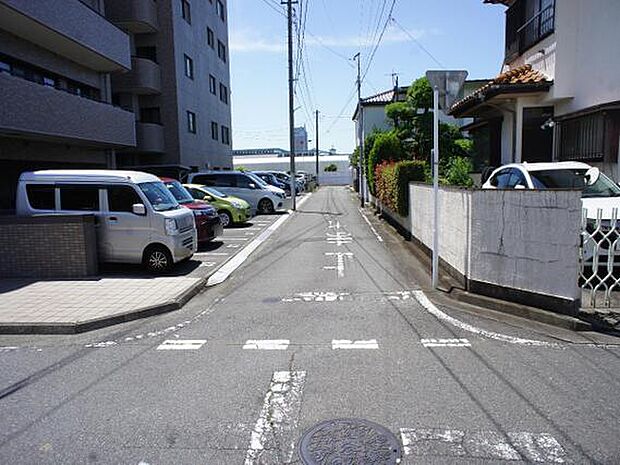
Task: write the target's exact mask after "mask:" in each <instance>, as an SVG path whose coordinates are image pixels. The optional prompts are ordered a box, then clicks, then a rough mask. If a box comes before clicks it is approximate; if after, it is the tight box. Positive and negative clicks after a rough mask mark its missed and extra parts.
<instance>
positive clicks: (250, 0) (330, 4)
mask: <svg viewBox="0 0 620 465" xmlns="http://www.w3.org/2000/svg"><path fill="white" fill-rule="evenodd" d="M302 1H303V2H307V16H306V18H307V19H306V36H305V37H306V40H305V46H304V55H305V59H304V70H305V73H304V75H305V80H300V81H299V82H298V88H297V89H298V90H297V98H296V106H300V107H301V108H299V109H298V110H297V111H296V112H295V119H296V125H297V126H301V125H304V124H305V125H306V128H307V129H308V132H309V138H310V139H314V110H315V109H318V110H319V111H320V112H321V115H322V116H321V118H320V123H319V127H320V146H321V149H329V148H332V147H334V148H336V149H337V150H338V151H339V152H350V151H351V150H352V149H353V147H354V146H355V134H354V133H355V130H354V125H353V122H352V121H351V116H352V113H353V110H354V108H355V103H356V102H355V98H353V99H350V97H351V96H352V94H353V92H354V89H355V79H356V68H355V63H354V62H353V61H350V60H348V59H347V57H352V56H353V55H354V54H355V53H357V51H359V50H361V52H362V69H364V68H366V66H367V64H368V60H369V56H370V53H371V50H372V47H373V45H374V43H375V42H376V40H375V41H373V36H374V37H376V36H377V35H378V33H376V34H375V30H376V29H377V25H378V24H379V21H378V17H379V14H380V12H381V7H382V5H383V4H384V3H386V4H387V6H386V9H385V12H384V13H383V18H384V20H385V18H386V16H387V9H388V8H389V6H390V4H391V0H387V1H386V2H384V1H383V0H302ZM267 3H270V4H271V5H273V6H274V8H277V6H276V5H277V4H279V0H230V1H229V2H228V8H229V33H230V61H231V91H232V116H233V147H234V148H235V149H241V148H255V147H281V148H285V149H288V145H289V144H288V93H287V92H288V87H287V86H288V84H287V56H286V18H285V17H284V16H283V15H281V14H278V12H277V11H274V9H273V8H270V7H269V6H268V5H267ZM301 6H302V7H303V8H304V9H305V8H306V6H304V5H303V3H302V5H301ZM296 8H297V9H299V8H300V5H297V6H296ZM282 11H283V10H282ZM504 11H505V8H504V7H501V6H497V5H484V4H483V3H482V0H398V1H397V2H396V6H395V9H394V13H393V17H394V18H395V19H396V21H397V23H394V22H391V21H390V22H389V24H388V27H387V29H386V31H385V35H384V37H383V41H382V43H381V45H380V47H379V48H378V50H377V52H376V54H375V57H374V60H373V61H372V63H371V66H370V68H369V70H368V73H367V77H366V79H365V80H364V82H363V86H362V96H368V95H372V94H375V93H377V92H380V91H383V90H387V89H389V88H390V87H391V86H392V77H391V73H393V72H397V73H399V80H400V84H401V85H407V84H410V83H411V81H412V80H413V79H415V78H417V77H420V76H422V75H423V74H424V72H425V71H426V70H427V69H437V68H439V66H438V65H437V63H436V62H435V61H434V60H433V59H432V58H431V57H430V56H429V55H428V54H427V53H425V52H424V51H423V50H422V48H421V47H423V48H425V49H426V50H427V51H428V52H429V53H430V54H431V55H432V56H433V57H434V58H435V59H436V60H437V61H438V62H440V63H441V64H442V65H443V66H444V67H445V68H447V69H467V70H468V71H469V78H471V79H480V78H490V77H493V76H495V75H496V74H498V73H499V71H500V67H501V62H502V59H503V43H504ZM399 26H400V27H399ZM378 29H379V31H378V32H380V30H381V29H382V23H381V24H380V25H379V27H378ZM403 29H404V31H403ZM405 31H406V32H405ZM412 37H413V38H414V39H415V40H412ZM416 42H417V43H416ZM420 45H421V46H420ZM347 102H348V104H347ZM309 145H310V146H311V147H312V146H314V142H311V143H310V144H309Z"/></svg>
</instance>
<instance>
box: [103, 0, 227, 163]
mask: <svg viewBox="0 0 620 465" xmlns="http://www.w3.org/2000/svg"><path fill="white" fill-rule="evenodd" d="M106 15H107V17H108V18H109V19H110V20H111V21H112V22H113V23H115V24H116V25H118V27H120V28H122V29H123V30H124V31H125V32H126V33H127V34H128V35H129V37H130V44H131V45H130V47H131V56H132V57H131V68H132V69H131V71H130V72H129V73H127V74H124V75H116V76H114V77H113V78H112V91H113V101H114V103H115V104H117V105H119V106H120V107H122V108H125V109H127V110H129V111H131V112H133V114H134V115H135V119H136V147H135V149H131V150H127V151H124V152H123V153H122V157H121V159H122V162H120V163H121V164H122V166H136V165H184V166H187V167H190V168H192V169H194V170H198V169H230V168H232V141H231V137H232V135H231V111H230V67H229V54H228V53H229V51H228V15H227V4H226V1H225V0H157V1H155V0H106Z"/></svg>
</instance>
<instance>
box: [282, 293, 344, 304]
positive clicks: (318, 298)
mask: <svg viewBox="0 0 620 465" xmlns="http://www.w3.org/2000/svg"><path fill="white" fill-rule="evenodd" d="M350 295H351V294H349V293H348V292H300V293H298V294H295V295H294V296H293V297H285V298H283V299H282V302H336V301H342V300H345V299H346V298H347V297H349V296H350Z"/></svg>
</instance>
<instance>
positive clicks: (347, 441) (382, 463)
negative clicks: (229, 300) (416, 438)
mask: <svg viewBox="0 0 620 465" xmlns="http://www.w3.org/2000/svg"><path fill="white" fill-rule="evenodd" d="M299 455H300V456H301V459H302V460H303V462H304V463H305V464H306V465H362V464H363V465H393V464H396V463H400V456H401V453H400V444H399V442H398V440H397V439H396V437H395V436H394V435H393V434H392V433H391V432H390V431H388V430H387V429H386V428H384V427H383V426H381V425H378V424H376V423H373V422H371V421H367V420H358V419H339V420H327V421H323V422H321V423H319V424H318V425H315V426H313V427H312V428H310V429H309V430H308V431H306V432H305V433H304V435H303V436H302V438H301V442H300V443H299Z"/></svg>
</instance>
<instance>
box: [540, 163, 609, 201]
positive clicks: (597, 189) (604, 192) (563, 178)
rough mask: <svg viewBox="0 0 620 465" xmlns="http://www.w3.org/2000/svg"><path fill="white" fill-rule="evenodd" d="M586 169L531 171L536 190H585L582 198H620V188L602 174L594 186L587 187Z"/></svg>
mask: <svg viewBox="0 0 620 465" xmlns="http://www.w3.org/2000/svg"><path fill="white" fill-rule="evenodd" d="M586 172H587V170H585V169H572V170H570V169H564V170H543V171H530V177H531V178H532V182H533V183H534V187H535V188H536V189H574V188H577V189H583V193H582V197H584V198H590V197H620V187H618V186H617V185H616V184H615V183H614V182H613V181H612V180H611V179H609V178H608V177H607V176H605V175H604V174H603V173H601V174H600V175H599V177H598V179H597V180H596V182H595V183H594V184H592V185H591V186H588V185H587V182H586Z"/></svg>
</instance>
